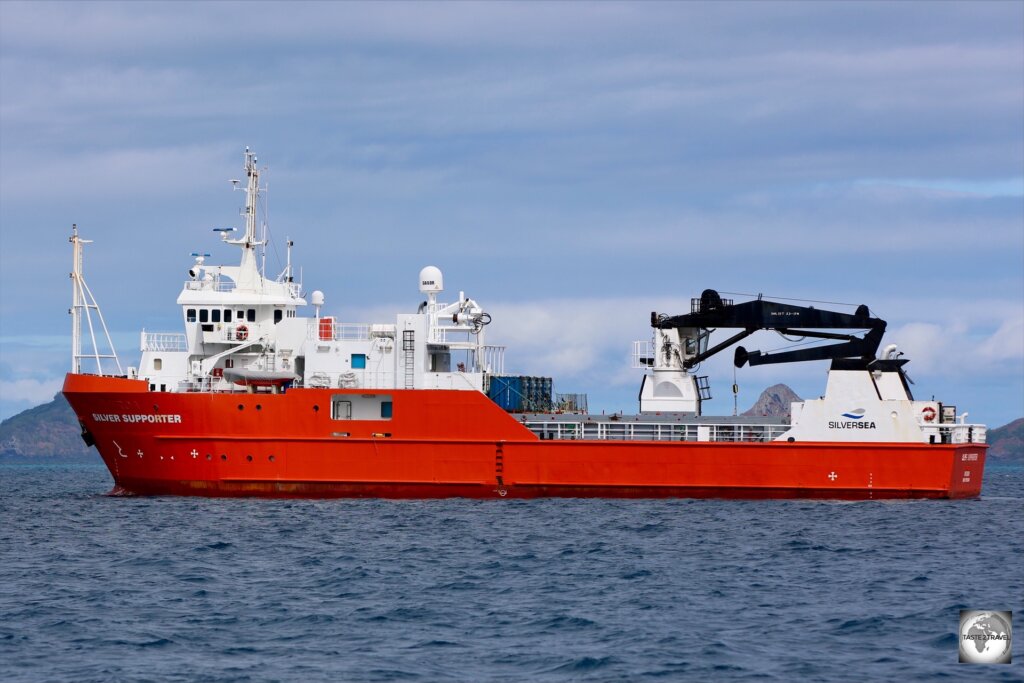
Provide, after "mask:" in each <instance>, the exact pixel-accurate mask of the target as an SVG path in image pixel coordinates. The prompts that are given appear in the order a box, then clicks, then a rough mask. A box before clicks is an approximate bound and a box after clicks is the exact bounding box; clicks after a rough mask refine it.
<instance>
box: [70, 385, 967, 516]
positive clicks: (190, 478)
mask: <svg viewBox="0 0 1024 683" xmlns="http://www.w3.org/2000/svg"><path fill="white" fill-rule="evenodd" d="M344 393H350V394H356V395H358V394H360V393H363V392H362V391H361V390H330V389H293V390H290V391H288V392H287V393H285V394H279V395H272V394H199V393H196V394H177V393H158V392H150V391H148V387H147V385H146V384H145V383H144V382H140V381H135V380H127V379H118V378H109V377H96V376H90V375H68V376H67V379H66V381H65V383H64V394H65V396H66V397H67V398H68V401H69V402H70V403H71V406H72V408H74V410H75V412H76V413H77V415H78V417H79V419H80V420H81V421H82V422H83V424H84V426H85V428H86V429H87V430H88V432H89V434H91V435H92V437H93V438H94V439H95V441H96V446H97V448H98V450H99V452H100V455H101V456H102V457H103V460H104V462H105V463H106V464H107V467H108V468H109V469H110V472H111V474H112V475H113V477H114V480H115V483H116V485H117V486H118V487H120V490H122V491H124V492H127V493H133V494H142V495H199V496H265V497H302V498H310V497H323V498H330V497H339V498H341V497H344V498H354V497H379V498H442V497H451V496H463V497H467V498H496V497H508V498H535V497H546V496H561V497H566V496H572V497H614V498H654V497H688V498H828V499H847V500H862V499H891V498H969V497H976V496H978V495H979V494H980V492H981V483H982V475H983V471H984V464H985V450H986V447H985V445H984V444H968V445H941V444H925V443H831V442H830V443H788V442H767V443H727V442H715V443H705V442H692V441H685V442H679V441H677V442H669V441H589V440H579V441H541V440H539V439H538V438H537V437H536V436H535V435H534V434H533V433H532V432H530V431H529V430H528V429H526V428H525V427H524V426H523V425H521V424H519V423H518V422H517V421H516V420H515V419H514V418H512V417H511V416H509V415H508V414H507V413H505V412H504V411H503V410H501V408H499V407H498V406H497V405H495V404H494V403H493V402H492V401H490V400H489V399H488V398H487V397H486V396H484V395H482V394H480V393H477V392H473V391H445V390H404V391H403V390H393V391H388V392H387V393H388V394H389V395H390V396H392V400H393V417H392V418H391V419H388V420H366V421H359V420H345V421H340V420H333V419H331V417H330V414H329V413H330V410H329V406H330V399H331V396H336V395H338V394H344ZM342 430H344V431H342Z"/></svg>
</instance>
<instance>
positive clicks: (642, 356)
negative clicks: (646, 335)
mask: <svg viewBox="0 0 1024 683" xmlns="http://www.w3.org/2000/svg"><path fill="white" fill-rule="evenodd" d="M647 359H649V361H648V362H646V363H645V362H644V360H647ZM632 360H633V363H632V366H631V367H634V368H649V367H651V364H652V363H653V362H654V342H652V341H650V340H647V341H635V342H633V358H632Z"/></svg>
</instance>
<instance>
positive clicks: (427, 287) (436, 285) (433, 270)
mask: <svg viewBox="0 0 1024 683" xmlns="http://www.w3.org/2000/svg"><path fill="white" fill-rule="evenodd" d="M443 289H444V277H443V276H442V275H441V269H440V268H437V267H436V266H427V267H426V268H424V269H423V270H421V271H420V291H421V292H423V293H424V294H430V293H434V294H436V293H438V292H440V291H442V290H443Z"/></svg>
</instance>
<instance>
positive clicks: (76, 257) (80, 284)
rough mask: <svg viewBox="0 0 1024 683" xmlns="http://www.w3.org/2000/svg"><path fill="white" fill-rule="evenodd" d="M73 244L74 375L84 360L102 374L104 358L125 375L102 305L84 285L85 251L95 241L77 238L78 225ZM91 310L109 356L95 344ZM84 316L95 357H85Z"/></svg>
mask: <svg viewBox="0 0 1024 683" xmlns="http://www.w3.org/2000/svg"><path fill="white" fill-rule="evenodd" d="M68 241H69V242H71V251H72V257H71V258H72V264H71V310H69V311H68V313H70V314H71V372H72V373H74V374H80V373H81V372H82V359H83V358H92V359H95V361H96V374H97V375H102V374H103V360H102V359H104V358H113V359H114V363H115V365H117V373H118V374H119V375H123V374H124V371H123V370H122V369H121V361H120V360H119V359H118V357H117V351H115V350H114V342H113V341H111V339H110V332H109V331H108V330H107V323H106V321H104V320H103V313H102V311H100V307H99V304H97V303H96V298H95V297H94V296H93V295H92V292H91V291H90V290H89V285H87V284H86V283H85V276H84V273H83V247H84V246H85V245H86V244H91V243H92V240H86V239H82V238H81V237H79V236H78V225H76V224H72V226H71V237H70V238H68ZM90 310H95V311H96V316H97V317H98V318H99V322H100V327H102V328H103V334H104V336H105V337H106V339H107V348H109V349H110V353H106V354H101V353H100V352H99V346H97V344H96V330H95V328H94V327H93V324H92V314H91V313H90ZM83 312H84V313H85V320H86V323H88V325H89V338H90V340H91V341H92V351H93V352H92V353H91V354H83V353H82V313H83Z"/></svg>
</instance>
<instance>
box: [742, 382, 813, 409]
mask: <svg viewBox="0 0 1024 683" xmlns="http://www.w3.org/2000/svg"><path fill="white" fill-rule="evenodd" d="M802 400H803V399H802V398H800V397H799V396H797V395H796V392H795V391H793V390H792V389H790V388H789V387H788V386H786V385H785V384H775V385H773V386H770V387H768V388H767V389H765V390H764V391H762V392H761V396H760V397H759V398H758V399H757V401H756V402H755V403H754V405H752V406H751V407H750V410H747V411H745V412H744V413H743V414H744V415H748V416H754V415H757V416H763V415H767V416H770V417H789V414H790V410H791V408H790V404H791V403H793V402H794V401H802Z"/></svg>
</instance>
